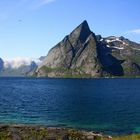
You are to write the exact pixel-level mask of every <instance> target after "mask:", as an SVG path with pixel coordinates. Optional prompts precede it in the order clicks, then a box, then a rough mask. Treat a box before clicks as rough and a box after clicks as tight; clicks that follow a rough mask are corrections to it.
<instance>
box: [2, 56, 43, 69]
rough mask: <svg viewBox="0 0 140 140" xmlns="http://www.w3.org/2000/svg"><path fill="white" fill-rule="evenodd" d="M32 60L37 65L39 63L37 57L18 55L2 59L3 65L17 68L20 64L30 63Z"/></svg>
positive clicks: (26, 64)
mask: <svg viewBox="0 0 140 140" xmlns="http://www.w3.org/2000/svg"><path fill="white" fill-rule="evenodd" d="M33 61H34V62H35V63H36V64H38V65H39V64H40V63H41V61H40V60H39V59H33V58H20V57H18V58H14V59H5V60H4V67H5V68H12V69H18V68H19V67H21V66H28V65H31V63H32V62H33Z"/></svg>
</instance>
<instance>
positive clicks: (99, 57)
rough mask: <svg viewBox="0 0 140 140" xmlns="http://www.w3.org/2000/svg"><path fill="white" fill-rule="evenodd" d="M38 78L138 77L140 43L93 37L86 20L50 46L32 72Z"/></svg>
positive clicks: (139, 74)
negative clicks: (40, 62) (46, 53)
mask: <svg viewBox="0 0 140 140" xmlns="http://www.w3.org/2000/svg"><path fill="white" fill-rule="evenodd" d="M34 76H38V77H83V78H84V77H138V76H140V44H137V43H134V42H132V41H129V40H128V39H126V38H124V37H115V36H110V37H107V38H102V37H101V35H95V34H94V33H93V32H92V31H91V30H90V28H89V26H88V23H87V21H84V22H83V23H81V24H80V25H79V26H78V27H77V28H76V29H75V30H73V31H72V32H71V33H70V34H69V35H67V36H66V37H65V38H64V39H63V40H62V41H61V42H60V43H58V44H57V45H56V46H55V47H53V48H52V49H51V50H50V51H49V53H48V55H47V56H46V57H45V58H44V60H43V63H42V64H41V65H40V66H39V67H38V68H37V70H36V71H35V72H34Z"/></svg>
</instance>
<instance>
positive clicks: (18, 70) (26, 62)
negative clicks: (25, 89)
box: [0, 57, 43, 77]
mask: <svg viewBox="0 0 140 140" xmlns="http://www.w3.org/2000/svg"><path fill="white" fill-rule="evenodd" d="M42 61H43V57H40V58H39V59H29V58H16V59H13V60H3V59H2V58H0V76H4V77H5V76H29V75H30V74H31V73H32V72H33V71H34V70H36V69H37V67H38V66H39V65H40V64H41V62H42Z"/></svg>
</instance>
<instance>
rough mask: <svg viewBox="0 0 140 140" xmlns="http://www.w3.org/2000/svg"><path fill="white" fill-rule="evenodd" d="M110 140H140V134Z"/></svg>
mask: <svg viewBox="0 0 140 140" xmlns="http://www.w3.org/2000/svg"><path fill="white" fill-rule="evenodd" d="M112 140H140V134H133V135H128V136H118V137H114V138H113V139H112Z"/></svg>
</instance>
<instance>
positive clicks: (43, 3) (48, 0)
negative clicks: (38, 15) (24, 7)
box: [33, 0, 55, 9]
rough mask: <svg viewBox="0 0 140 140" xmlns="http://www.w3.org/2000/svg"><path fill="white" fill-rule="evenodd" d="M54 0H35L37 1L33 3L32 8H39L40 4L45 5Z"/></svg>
mask: <svg viewBox="0 0 140 140" xmlns="http://www.w3.org/2000/svg"><path fill="white" fill-rule="evenodd" d="M54 1H55V0H37V3H36V4H35V5H34V7H33V9H37V8H40V7H42V6H45V5H47V4H50V3H52V2H54Z"/></svg>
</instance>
